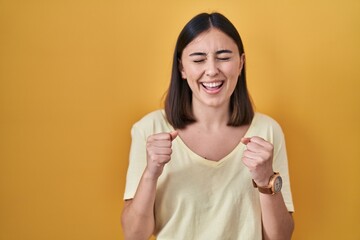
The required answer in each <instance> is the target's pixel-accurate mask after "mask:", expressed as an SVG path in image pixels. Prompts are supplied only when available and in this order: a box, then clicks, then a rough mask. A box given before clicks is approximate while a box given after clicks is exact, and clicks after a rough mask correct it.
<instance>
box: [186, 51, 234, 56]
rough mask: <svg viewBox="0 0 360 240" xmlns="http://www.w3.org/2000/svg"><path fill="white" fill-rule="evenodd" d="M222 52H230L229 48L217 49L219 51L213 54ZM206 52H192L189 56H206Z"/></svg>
mask: <svg viewBox="0 0 360 240" xmlns="http://www.w3.org/2000/svg"><path fill="white" fill-rule="evenodd" d="M222 53H232V51H231V50H219V51H216V52H215V54H222ZM206 55H207V53H204V52H194V53H191V54H189V56H206Z"/></svg>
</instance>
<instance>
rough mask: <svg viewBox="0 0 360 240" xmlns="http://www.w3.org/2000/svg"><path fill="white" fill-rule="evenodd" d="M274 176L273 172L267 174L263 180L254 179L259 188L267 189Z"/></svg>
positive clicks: (263, 176) (262, 177)
mask: <svg viewBox="0 0 360 240" xmlns="http://www.w3.org/2000/svg"><path fill="white" fill-rule="evenodd" d="M272 175H274V172H273V171H270V172H267V173H265V174H263V175H262V176H261V178H257V179H253V181H254V182H255V183H256V185H257V186H260V187H266V186H268V185H269V181H270V178H271V177H272Z"/></svg>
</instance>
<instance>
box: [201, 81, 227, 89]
mask: <svg viewBox="0 0 360 240" xmlns="http://www.w3.org/2000/svg"><path fill="white" fill-rule="evenodd" d="M223 84H224V82H223V81H219V82H203V83H201V85H202V86H203V87H204V88H205V89H206V90H209V91H214V90H218V89H220V88H221V87H222V85H223Z"/></svg>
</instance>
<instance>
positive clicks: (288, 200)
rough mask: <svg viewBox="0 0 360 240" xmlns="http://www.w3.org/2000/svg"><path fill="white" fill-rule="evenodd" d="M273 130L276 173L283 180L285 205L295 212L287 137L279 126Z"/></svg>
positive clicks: (282, 191)
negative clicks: (286, 144)
mask: <svg viewBox="0 0 360 240" xmlns="http://www.w3.org/2000/svg"><path fill="white" fill-rule="evenodd" d="M273 130H274V132H273V139H274V159H273V167H274V171H275V172H279V173H280V175H281V177H282V180H283V186H282V190H281V193H282V195H283V198H284V202H285V205H286V207H287V209H288V211H289V212H294V204H293V200H292V195H291V188H290V176H289V167H288V158H287V153H286V146H285V137H284V134H283V132H282V130H281V128H280V126H279V125H278V124H276V125H275V126H274V129H273Z"/></svg>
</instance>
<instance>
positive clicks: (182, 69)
mask: <svg viewBox="0 0 360 240" xmlns="http://www.w3.org/2000/svg"><path fill="white" fill-rule="evenodd" d="M178 68H179V71H180V73H181V78H182V79H186V78H187V77H186V73H185V71H184V67H183V65H182V62H181V59H179V66H178Z"/></svg>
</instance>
